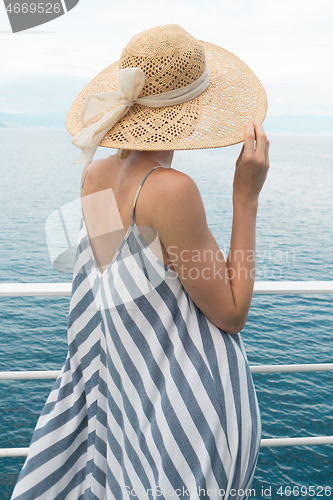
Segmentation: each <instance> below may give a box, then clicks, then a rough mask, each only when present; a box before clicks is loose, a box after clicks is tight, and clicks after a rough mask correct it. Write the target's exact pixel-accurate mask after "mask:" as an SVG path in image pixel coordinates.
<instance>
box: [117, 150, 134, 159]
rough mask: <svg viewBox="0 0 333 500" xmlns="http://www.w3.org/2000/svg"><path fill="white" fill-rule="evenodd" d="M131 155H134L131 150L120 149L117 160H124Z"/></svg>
mask: <svg viewBox="0 0 333 500" xmlns="http://www.w3.org/2000/svg"><path fill="white" fill-rule="evenodd" d="M131 153H132V150H131V149H118V151H117V154H116V156H117V158H119V160H124V159H125V158H127V157H128V156H129V155H130V154H131Z"/></svg>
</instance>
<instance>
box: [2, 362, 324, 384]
mask: <svg viewBox="0 0 333 500" xmlns="http://www.w3.org/2000/svg"><path fill="white" fill-rule="evenodd" d="M250 371H251V372H252V373H292V372H331V371H333V363H312V364H310V363H305V364H300V365H250ZM59 374H60V370H32V371H31V370H30V371H29V370H19V371H2V372H0V380H43V379H45V380H47V379H48V380H50V379H56V378H57V377H58V375H59Z"/></svg>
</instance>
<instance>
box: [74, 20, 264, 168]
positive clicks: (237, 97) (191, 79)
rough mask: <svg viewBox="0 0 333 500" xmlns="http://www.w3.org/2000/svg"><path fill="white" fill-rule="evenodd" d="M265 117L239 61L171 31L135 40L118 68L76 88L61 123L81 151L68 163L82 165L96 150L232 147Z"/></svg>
mask: <svg viewBox="0 0 333 500" xmlns="http://www.w3.org/2000/svg"><path fill="white" fill-rule="evenodd" d="M151 96H154V97H153V98H152V97H151ZM147 98H148V99H147ZM266 112H267V97H266V93H265V90H264V88H263V86H262V84H261V83H260V81H259V80H258V78H257V77H256V75H255V74H254V73H253V71H251V69H250V68H249V67H248V66H247V65H246V64H245V63H244V62H243V61H241V60H240V59H239V58H238V57H236V56H235V55H234V54H232V53H231V52H229V51H227V50H225V49H223V48H221V47H219V46H217V45H214V44H212V43H209V42H204V41H201V40H197V39H195V38H194V37H192V36H191V35H190V34H189V33H187V31H185V30H184V29H183V28H181V27H180V26H178V25H175V24H170V25H164V26H157V27H155V28H152V29H149V30H147V31H143V32H141V33H139V34H137V35H135V36H134V37H133V38H132V39H131V40H130V42H129V43H128V44H127V46H126V47H125V48H124V50H123V52H122V54H121V57H120V60H119V61H117V62H115V63H113V64H110V65H109V66H107V67H106V68H105V69H104V70H103V71H101V72H100V73H99V74H98V75H97V76H95V78H93V79H92V80H91V82H90V83H88V85H86V86H85V87H84V88H83V90H82V91H81V92H80V94H79V95H78V96H77V97H76V99H75V100H74V102H73V104H72V106H71V107H70V109H69V111H68V113H67V116H66V122H65V123H66V128H67V130H68V131H69V132H70V134H71V135H73V136H74V138H73V139H72V141H71V142H72V143H73V144H75V145H76V146H77V147H79V148H81V156H80V157H79V159H78V160H77V161H76V162H73V163H86V162H88V161H91V159H92V157H93V154H94V152H95V150H96V149H97V147H98V146H103V147H107V148H119V149H129V150H139V151H140V150H145V151H149V150H181V149H205V148H217V147H222V146H229V145H232V144H237V143H239V142H242V141H243V140H244V132H245V125H246V123H247V122H249V121H251V120H254V119H258V120H260V122H263V120H264V118H265V116H266Z"/></svg>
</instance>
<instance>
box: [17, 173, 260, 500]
mask: <svg viewBox="0 0 333 500" xmlns="http://www.w3.org/2000/svg"><path fill="white" fill-rule="evenodd" d="M155 168H158V167H154V168H153V169H152V170H150V172H152V171H153V170H155ZM150 172H148V173H147V174H146V175H145V177H144V178H143V180H142V182H141V184H140V186H139V188H138V191H137V193H136V197H135V201H134V205H133V211H132V222H131V225H130V227H129V229H128V231H127V233H126V235H125V237H124V239H123V240H122V243H121V245H120V247H119V249H118V251H117V252H116V254H115V256H114V258H113V259H112V261H111V263H110V264H109V266H108V267H107V268H106V270H105V271H104V272H103V273H101V272H100V271H99V269H98V267H97V265H96V262H95V259H94V254H93V251H92V248H91V245H90V241H89V238H88V232H87V227H86V225H85V220H84V217H83V212H82V214H81V227H80V231H79V235H78V242H77V250H76V261H75V266H74V272H73V282H72V293H71V299H70V309H69V316H68V355H67V358H66V362H65V364H64V366H63V367H62V369H61V372H60V375H59V377H58V379H57V380H56V382H55V384H54V386H53V388H52V391H51V393H50V395H49V397H48V399H47V402H46V404H45V406H44V409H43V411H42V413H41V415H40V417H39V420H38V422H37V426H36V428H35V431H34V434H33V438H32V441H31V444H30V448H29V452H28V456H27V459H26V461H25V464H24V466H23V469H22V471H21V473H20V475H19V479H18V482H17V484H16V487H15V489H14V492H13V496H12V500H14V499H15V500H18V499H20V500H21V499H22V500H37V499H43V500H62V499H63V500H65V499H67V500H78V499H80V500H81V499H85V500H88V499H89V500H90V499H94V500H102V499H108V500H123V499H128V498H131V499H132V498H136V499H139V500H146V499H162V500H163V499H171V498H172V499H176V498H184V499H185V498H186V499H189V498H190V499H191V500H196V499H200V500H203V499H225V500H226V499H233V500H238V499H245V498H246V495H245V493H244V492H243V490H245V489H246V488H249V487H250V486H251V483H252V480H253V475H254V471H255V467H256V464H257V460H258V453H259V447H260V439H261V419H260V411H259V405H258V401H257V396H256V392H255V388H254V384H253V380H252V376H251V372H250V370H249V366H248V360H247V356H246V352H245V348H244V344H243V341H242V338H241V335H240V334H239V333H238V334H227V333H225V332H224V331H222V330H220V329H219V328H217V327H216V326H215V325H214V324H213V323H211V322H210V321H209V320H208V319H207V318H206V316H205V315H204V314H203V313H202V311H201V310H200V309H199V308H198V307H197V306H196V304H194V302H193V301H192V300H191V298H190V297H189V295H188V294H187V292H186V291H185V289H184V288H183V286H182V284H181V281H180V280H179V278H178V276H177V274H176V273H175V271H172V270H171V269H168V268H167V266H165V264H164V263H163V261H162V260H160V259H158V258H157V256H156V253H155V252H153V250H152V249H151V248H150V246H149V245H148V244H147V243H146V241H145V240H144V238H143V236H142V234H141V232H140V230H139V227H138V226H137V225H136V223H135V204H136V200H137V197H138V194H139V192H140V189H141V187H142V185H143V183H144V181H145V179H146V178H147V176H148V175H149V174H150Z"/></svg>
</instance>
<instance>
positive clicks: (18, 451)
mask: <svg viewBox="0 0 333 500" xmlns="http://www.w3.org/2000/svg"><path fill="white" fill-rule="evenodd" d="M71 289H72V284H71V283H0V297H22V296H51V297H52V296H69V295H71ZM253 292H254V293H255V294H308V293H311V294H326V293H328V294H332V293H333V281H282V280H281V281H257V282H255V284H254V290H253ZM250 370H251V372H252V373H286V372H310V371H333V363H316V364H294V365H252V366H250ZM59 373H60V371H59V370H49V371H46V370H45V371H6V372H5V371H3V372H0V380H36V379H56V378H57V377H58V375H59ZM318 444H333V436H311V437H299V438H289V437H288V438H268V439H262V440H261V443H260V446H261V447H266V446H274V447H275V446H300V445H304V446H306V445H318ZM27 453H28V448H0V457H22V456H26V455H27Z"/></svg>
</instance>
